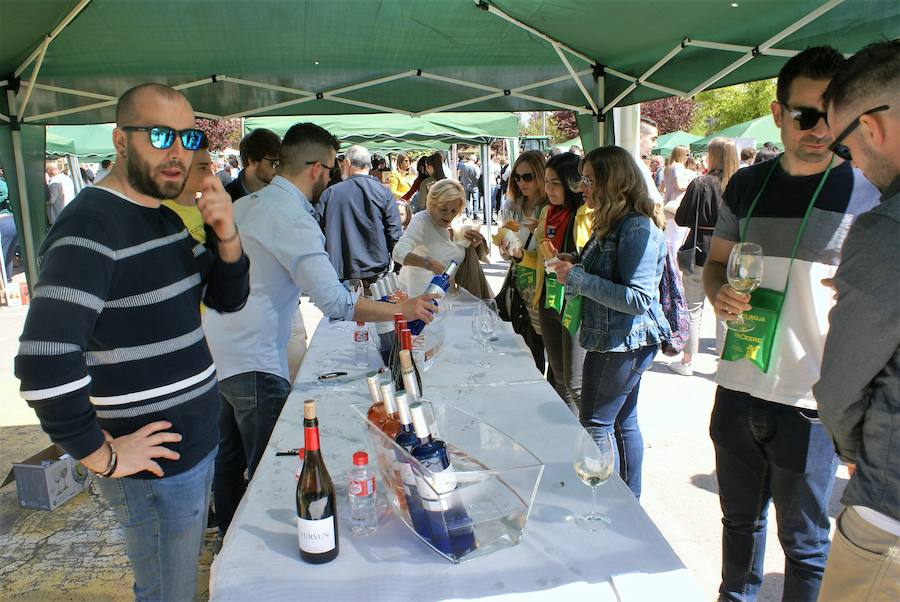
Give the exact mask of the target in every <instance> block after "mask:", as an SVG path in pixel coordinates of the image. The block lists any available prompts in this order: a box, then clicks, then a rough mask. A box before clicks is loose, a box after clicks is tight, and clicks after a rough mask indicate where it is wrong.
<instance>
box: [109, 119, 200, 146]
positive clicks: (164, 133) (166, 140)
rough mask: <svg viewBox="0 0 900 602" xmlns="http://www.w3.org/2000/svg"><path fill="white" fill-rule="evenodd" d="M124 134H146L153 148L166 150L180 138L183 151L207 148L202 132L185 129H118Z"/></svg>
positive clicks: (134, 126) (152, 127)
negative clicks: (124, 132)
mask: <svg viewBox="0 0 900 602" xmlns="http://www.w3.org/2000/svg"><path fill="white" fill-rule="evenodd" d="M119 129H120V130H123V131H126V132H147V133H148V134H149V135H150V144H151V145H153V148H158V149H166V148H169V147H170V146H172V145H173V144H175V138H176V137H178V138H181V146H183V147H184V149H185V150H189V151H195V150H200V149H201V148H206V147H207V146H209V142H208V141H207V140H206V134H204V133H203V131H202V130H196V129H193V128H191V129H187V130H176V129H175V128H170V127H168V126H165V125H147V126H139V125H123V126H122V127H120V128H119Z"/></svg>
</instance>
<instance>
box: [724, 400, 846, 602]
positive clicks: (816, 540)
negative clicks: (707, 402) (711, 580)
mask: <svg viewBox="0 0 900 602" xmlns="http://www.w3.org/2000/svg"><path fill="white" fill-rule="evenodd" d="M709 434H710V436H711V437H712V441H713V446H714V447H715V450H716V475H717V478H718V481H719V501H720V503H721V505H722V527H723V528H722V584H721V585H720V586H719V599H720V600H729V601H739V602H745V601H750V600H755V599H756V594H757V592H758V591H759V587H760V585H761V584H762V580H763V558H764V557H765V552H766V518H767V514H768V510H769V502H770V501H774V502H775V510H776V519H777V521H778V539H779V540H780V541H781V547H782V548H783V549H784V557H785V559H784V565H785V566H784V594H783V597H782V599H783V600H791V601H797V602H815V600H816V599H817V598H818V597H819V587H820V586H821V584H822V574H823V573H824V571H825V560H826V559H827V558H828V547H829V541H828V529H829V526H830V525H829V522H828V500H829V499H830V498H831V488H832V486H833V485H834V473H835V469H836V468H837V456H836V455H835V453H834V444H833V443H832V440H831V436H830V435H829V434H828V431H827V430H826V429H825V427H824V426H823V425H822V423H821V422H820V421H819V415H818V412H816V411H815V410H805V409H802V408H795V407H793V406H788V405H784V404H780V403H774V402H771V401H766V400H764V399H758V398H756V397H752V396H751V395H748V394H747V393H741V392H738V391H732V390H730V389H725V388H723V387H719V388H718V389H717V390H716V403H715V406H714V407H713V411H712V419H711V421H710V426H709Z"/></svg>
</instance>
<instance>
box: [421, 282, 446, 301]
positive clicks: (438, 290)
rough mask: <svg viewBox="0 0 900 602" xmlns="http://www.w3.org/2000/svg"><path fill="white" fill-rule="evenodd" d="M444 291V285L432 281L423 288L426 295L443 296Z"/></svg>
mask: <svg viewBox="0 0 900 602" xmlns="http://www.w3.org/2000/svg"><path fill="white" fill-rule="evenodd" d="M446 292H447V291H445V290H444V287H442V286H441V285H439V284H435V283H434V282H432V283H431V284H429V285H428V288H426V289H425V294H426V295H438V296H439V297H443V296H444V295H445V294H446Z"/></svg>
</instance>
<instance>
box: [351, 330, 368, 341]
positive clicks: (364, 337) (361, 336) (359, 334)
mask: <svg viewBox="0 0 900 602" xmlns="http://www.w3.org/2000/svg"><path fill="white" fill-rule="evenodd" d="M368 341H369V331H368V330H355V331H353V342H354V343H367V342H368Z"/></svg>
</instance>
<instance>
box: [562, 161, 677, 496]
mask: <svg viewBox="0 0 900 602" xmlns="http://www.w3.org/2000/svg"><path fill="white" fill-rule="evenodd" d="M581 173H582V176H583V180H582V186H583V190H582V192H583V194H584V196H585V198H588V197H590V198H591V200H592V202H593V203H595V204H596V206H597V209H596V211H595V212H594V217H593V234H592V236H591V239H590V241H589V242H588V244H587V245H586V246H585V248H584V251H583V253H582V254H581V258H580V259H578V258H575V257H573V256H567V255H561V256H560V259H561V260H563V261H562V262H561V263H559V264H557V267H556V274H557V278H559V280H560V282H562V283H564V284H565V285H566V296H574V295H581V296H582V297H583V306H582V322H581V336H580V339H579V343H580V344H581V346H582V347H584V349H586V350H587V352H588V353H587V357H586V358H585V362H584V376H583V381H582V389H581V423H582V424H583V425H584V426H596V427H601V428H604V429H606V430H607V431H608V432H609V433H610V434H613V433H615V436H616V441H617V443H618V449H617V450H616V452H617V453H616V464H617V467H618V470H619V474H621V476H622V479H624V480H625V482H626V483H627V484H628V487H629V488H630V489H631V491H632V492H633V493H634V495H635V496H636V497H638V498H640V495H641V463H642V461H643V456H644V440H643V438H642V437H641V431H640V427H639V426H638V420H637V398H638V390H639V389H640V382H641V375H642V374H643V373H644V371H645V370H646V369H647V368H649V367H650V364H651V362H652V361H653V356H654V355H656V351H657V349H658V348H659V344H660V342H661V341H663V340H666V339H668V338H669V336H671V330H670V328H669V324H668V322H667V321H666V318H665V316H664V315H663V311H662V308H661V307H660V304H659V281H660V278H661V277H662V272H663V266H664V262H665V258H666V243H665V235H664V234H663V228H664V225H665V217H664V216H663V214H662V210H661V208H659V207H657V206H656V205H655V204H654V203H653V201H651V200H650V197H649V196H648V194H647V189H646V184H645V183H644V178H643V176H642V175H641V172H640V171H639V170H638V167H637V165H636V164H635V162H634V159H632V157H631V155H630V154H629V153H628V152H626V151H625V150H624V149H622V148H619V147H617V146H605V147H602V148H598V149H595V150H593V151H591V152H590V153H588V154H587V156H586V157H585V158H584V160H583V161H582V163H581ZM576 261H577V263H575V262H576Z"/></svg>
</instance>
